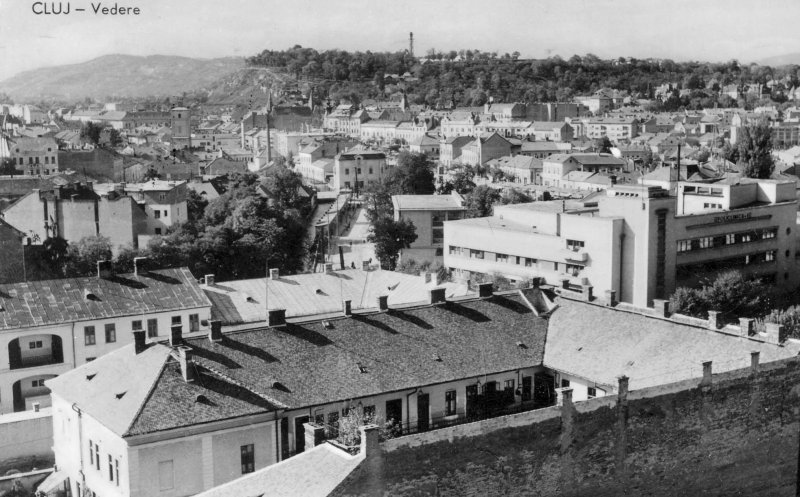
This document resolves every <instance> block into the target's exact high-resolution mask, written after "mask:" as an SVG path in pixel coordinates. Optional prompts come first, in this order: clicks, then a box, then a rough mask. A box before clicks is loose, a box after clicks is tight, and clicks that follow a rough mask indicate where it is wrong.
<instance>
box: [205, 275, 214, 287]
mask: <svg viewBox="0 0 800 497" xmlns="http://www.w3.org/2000/svg"><path fill="white" fill-rule="evenodd" d="M206 286H214V275H213V274H207V275H206Z"/></svg>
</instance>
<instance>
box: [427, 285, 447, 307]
mask: <svg viewBox="0 0 800 497" xmlns="http://www.w3.org/2000/svg"><path fill="white" fill-rule="evenodd" d="M444 292H445V289H444V288H433V289H431V290H429V291H428V303H429V304H431V305H433V304H441V303H442V302H444V301H445V294H444Z"/></svg>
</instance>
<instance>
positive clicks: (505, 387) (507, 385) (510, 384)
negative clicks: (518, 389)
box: [503, 380, 514, 392]
mask: <svg viewBox="0 0 800 497" xmlns="http://www.w3.org/2000/svg"><path fill="white" fill-rule="evenodd" d="M503 390H505V391H506V392H508V391H511V392H514V380H506V383H505V385H503Z"/></svg>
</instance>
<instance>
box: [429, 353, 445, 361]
mask: <svg viewBox="0 0 800 497" xmlns="http://www.w3.org/2000/svg"><path fill="white" fill-rule="evenodd" d="M431 358H432V359H433V360H434V361H436V362H442V357H441V356H440V355H439V354H437V353H436V352H434V353H433V354H431Z"/></svg>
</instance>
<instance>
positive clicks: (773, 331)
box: [764, 323, 784, 345]
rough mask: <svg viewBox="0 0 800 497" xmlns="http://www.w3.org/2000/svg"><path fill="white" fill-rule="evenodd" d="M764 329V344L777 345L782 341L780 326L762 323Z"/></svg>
mask: <svg viewBox="0 0 800 497" xmlns="http://www.w3.org/2000/svg"><path fill="white" fill-rule="evenodd" d="M764 327H765V328H766V333H765V335H766V336H765V337H764V341H765V342H767V343H774V344H776V345H778V344H780V343H781V342H782V341H783V338H784V334H783V325H782V324H778V323H764Z"/></svg>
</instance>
